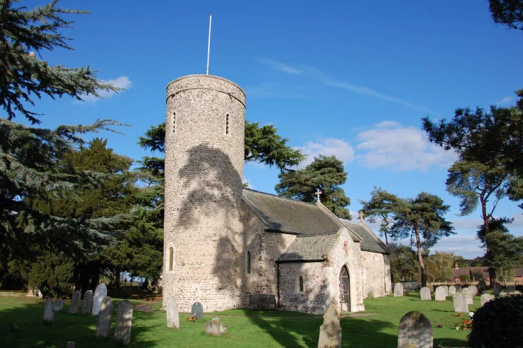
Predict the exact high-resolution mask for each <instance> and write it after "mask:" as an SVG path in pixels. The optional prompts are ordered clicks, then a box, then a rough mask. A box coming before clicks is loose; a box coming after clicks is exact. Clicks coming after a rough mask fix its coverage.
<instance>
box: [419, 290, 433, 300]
mask: <svg viewBox="0 0 523 348" xmlns="http://www.w3.org/2000/svg"><path fill="white" fill-rule="evenodd" d="M420 295H421V300H422V301H430V300H432V298H431V296H430V289H429V288H427V287H423V288H421V291H420Z"/></svg>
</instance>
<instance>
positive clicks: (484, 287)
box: [478, 279, 488, 294]
mask: <svg viewBox="0 0 523 348" xmlns="http://www.w3.org/2000/svg"><path fill="white" fill-rule="evenodd" d="M487 289H488V286H487V282H485V280H483V279H481V280H480V281H479V283H478V291H479V293H480V294H482V293H483V291H485V290H487Z"/></svg>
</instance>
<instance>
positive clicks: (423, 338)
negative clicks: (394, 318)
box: [398, 312, 433, 348]
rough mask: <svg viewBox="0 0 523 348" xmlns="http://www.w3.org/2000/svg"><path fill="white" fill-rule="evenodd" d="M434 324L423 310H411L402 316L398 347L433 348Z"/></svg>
mask: <svg viewBox="0 0 523 348" xmlns="http://www.w3.org/2000/svg"><path fill="white" fill-rule="evenodd" d="M432 347H433V343H432V325H431V323H430V320H429V319H428V318H427V317H426V316H425V315H423V313H421V312H409V313H407V314H405V315H404V316H403V318H401V321H400V325H399V328H398V348H432Z"/></svg>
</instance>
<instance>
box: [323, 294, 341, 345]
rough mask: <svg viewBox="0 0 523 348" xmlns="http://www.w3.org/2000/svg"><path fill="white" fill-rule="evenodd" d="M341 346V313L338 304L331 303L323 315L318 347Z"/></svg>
mask: <svg viewBox="0 0 523 348" xmlns="http://www.w3.org/2000/svg"><path fill="white" fill-rule="evenodd" d="M323 347H329V348H335V347H336V348H337V347H341V326H340V315H339V313H338V310H337V309H336V306H334V305H333V304H331V305H330V306H329V308H328V309H327V311H326V312H325V314H324V315H323V324H322V325H321V326H320V338H319V340H318V348H323Z"/></svg>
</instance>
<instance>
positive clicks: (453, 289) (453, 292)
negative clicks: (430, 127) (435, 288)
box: [448, 285, 456, 296]
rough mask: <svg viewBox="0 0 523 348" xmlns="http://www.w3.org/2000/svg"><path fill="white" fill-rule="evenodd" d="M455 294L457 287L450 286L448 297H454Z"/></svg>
mask: <svg viewBox="0 0 523 348" xmlns="http://www.w3.org/2000/svg"><path fill="white" fill-rule="evenodd" d="M455 293H456V287H455V286H454V285H451V286H449V293H448V296H454V294H455Z"/></svg>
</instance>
